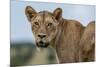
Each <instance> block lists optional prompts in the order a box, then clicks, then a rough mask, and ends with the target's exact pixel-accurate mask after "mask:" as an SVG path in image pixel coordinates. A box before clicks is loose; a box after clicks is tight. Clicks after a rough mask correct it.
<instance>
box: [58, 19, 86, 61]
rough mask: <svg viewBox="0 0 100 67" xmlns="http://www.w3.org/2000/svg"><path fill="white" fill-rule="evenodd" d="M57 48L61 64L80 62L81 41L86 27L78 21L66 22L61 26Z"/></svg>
mask: <svg viewBox="0 0 100 67" xmlns="http://www.w3.org/2000/svg"><path fill="white" fill-rule="evenodd" d="M59 27H60V29H59V31H58V35H57V41H56V48H57V54H58V58H59V62H60V63H66V62H67V63H68V62H77V61H78V60H79V57H78V51H79V44H78V43H79V40H80V38H81V35H82V33H83V30H84V27H83V26H82V25H81V24H80V22H78V21H76V20H64V22H62V23H61V24H59Z"/></svg>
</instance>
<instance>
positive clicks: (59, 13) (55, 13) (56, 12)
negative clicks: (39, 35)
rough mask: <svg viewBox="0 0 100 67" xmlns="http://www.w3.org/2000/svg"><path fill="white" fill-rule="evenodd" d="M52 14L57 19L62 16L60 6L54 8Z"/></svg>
mask: <svg viewBox="0 0 100 67" xmlns="http://www.w3.org/2000/svg"><path fill="white" fill-rule="evenodd" d="M53 15H54V17H55V18H56V19H57V20H58V21H59V20H60V18H61V17H62V9H61V8H57V9H55V10H54V12H53Z"/></svg>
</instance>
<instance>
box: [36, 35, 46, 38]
mask: <svg viewBox="0 0 100 67" xmlns="http://www.w3.org/2000/svg"><path fill="white" fill-rule="evenodd" d="M38 37H40V38H44V37H46V35H45V34H39V35H38Z"/></svg>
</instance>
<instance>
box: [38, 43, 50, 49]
mask: <svg viewBox="0 0 100 67" xmlns="http://www.w3.org/2000/svg"><path fill="white" fill-rule="evenodd" d="M36 45H37V47H40V48H47V47H48V45H49V43H45V42H43V41H40V42H37V43H36Z"/></svg>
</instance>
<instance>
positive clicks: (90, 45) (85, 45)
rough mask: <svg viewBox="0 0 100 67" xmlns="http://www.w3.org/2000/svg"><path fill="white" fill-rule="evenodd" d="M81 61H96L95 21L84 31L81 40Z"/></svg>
mask: <svg viewBox="0 0 100 67" xmlns="http://www.w3.org/2000/svg"><path fill="white" fill-rule="evenodd" d="M79 45H80V59H81V61H94V59H95V21H91V22H90V23H89V24H88V25H87V27H86V28H85V30H84V33H83V35H82V38H81V40H80V43H79Z"/></svg>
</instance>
